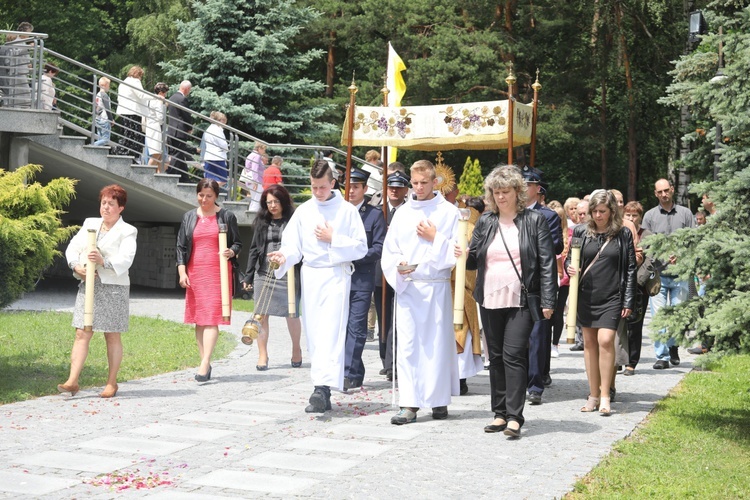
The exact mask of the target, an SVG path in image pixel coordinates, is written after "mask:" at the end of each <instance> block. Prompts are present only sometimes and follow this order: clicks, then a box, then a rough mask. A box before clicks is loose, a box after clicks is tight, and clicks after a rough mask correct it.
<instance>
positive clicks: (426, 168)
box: [409, 160, 436, 180]
mask: <svg viewBox="0 0 750 500" xmlns="http://www.w3.org/2000/svg"><path fill="white" fill-rule="evenodd" d="M409 172H410V173H411V176H412V177H414V174H415V173H417V174H423V173H426V174H428V175H429V176H430V180H435V177H436V175H435V165H433V164H432V162H431V161H430V160H417V161H415V162H414V164H413V165H412V166H411V169H409Z"/></svg>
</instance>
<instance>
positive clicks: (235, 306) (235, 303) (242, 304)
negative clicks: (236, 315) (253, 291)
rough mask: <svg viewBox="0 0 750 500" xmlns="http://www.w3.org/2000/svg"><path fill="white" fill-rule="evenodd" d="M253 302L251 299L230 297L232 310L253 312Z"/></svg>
mask: <svg viewBox="0 0 750 500" xmlns="http://www.w3.org/2000/svg"><path fill="white" fill-rule="evenodd" d="M254 307H255V302H253V301H252V300H243V299H232V310H233V311H244V312H253V308H254Z"/></svg>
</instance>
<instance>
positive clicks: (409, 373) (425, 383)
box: [382, 160, 459, 425]
mask: <svg viewBox="0 0 750 500" xmlns="http://www.w3.org/2000/svg"><path fill="white" fill-rule="evenodd" d="M411 184H412V189H413V196H412V199H410V200H409V202H408V203H406V204H405V205H404V206H403V207H401V208H399V210H398V211H397V212H396V213H395V214H394V216H393V220H392V221H391V225H390V227H389V229H388V234H387V235H386V237H385V244H384V246H383V259H382V266H383V274H384V275H385V277H386V280H388V283H389V284H390V285H391V286H392V287H393V289H394V290H395V292H396V307H395V313H396V331H397V332H398V336H399V338H398V339H396V344H397V357H398V360H397V366H398V377H399V378H398V381H399V384H398V386H399V387H398V389H399V392H398V398H399V403H398V404H399V406H400V407H401V410H400V411H399V413H398V414H397V415H396V416H394V417H393V418H392V419H391V423H392V424H394V425H403V424H408V423H412V422H415V421H416V418H417V411H418V410H419V408H422V407H426V408H432V418H433V419H436V420H443V419H446V418H448V405H449V404H450V402H451V395H452V394H456V395H458V392H459V383H458V363H457V359H456V344H455V342H456V341H455V338H454V336H453V321H452V303H451V285H450V277H451V270H452V269H453V267H454V266H455V265H456V257H455V255H454V253H453V245H454V244H455V239H456V232H457V226H458V209H457V208H456V207H455V206H453V205H452V204H450V203H448V202H447V201H446V200H445V198H443V196H442V195H441V194H440V192H438V191H435V189H436V184H437V179H436V176H435V166H434V165H433V164H432V163H430V162H429V161H427V160H420V161H418V162H416V163H414V165H412V167H411Z"/></svg>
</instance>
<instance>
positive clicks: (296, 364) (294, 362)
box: [292, 359, 302, 368]
mask: <svg viewBox="0 0 750 500" xmlns="http://www.w3.org/2000/svg"><path fill="white" fill-rule="evenodd" d="M301 366H302V360H301V359H300V360H299V361H294V360H292V368H299V367H301Z"/></svg>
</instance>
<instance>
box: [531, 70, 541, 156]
mask: <svg viewBox="0 0 750 500" xmlns="http://www.w3.org/2000/svg"><path fill="white" fill-rule="evenodd" d="M531 88H532V89H534V105H533V106H532V119H531V159H530V161H529V164H530V165H531V166H532V167H533V166H534V165H535V164H536V120H537V117H538V116H539V111H538V109H537V106H538V104H539V91H540V90H542V84H541V83H539V68H537V70H536V81H535V82H534V83H532V84H531Z"/></svg>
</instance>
